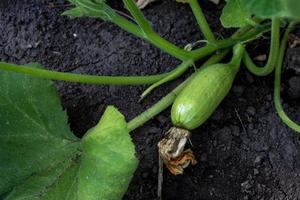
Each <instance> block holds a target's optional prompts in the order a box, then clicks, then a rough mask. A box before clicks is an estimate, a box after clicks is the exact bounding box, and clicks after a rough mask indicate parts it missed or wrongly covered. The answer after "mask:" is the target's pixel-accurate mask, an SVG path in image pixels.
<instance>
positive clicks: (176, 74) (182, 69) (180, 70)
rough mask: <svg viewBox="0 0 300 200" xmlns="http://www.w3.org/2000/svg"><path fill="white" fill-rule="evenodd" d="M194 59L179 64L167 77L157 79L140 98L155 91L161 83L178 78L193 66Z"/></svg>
mask: <svg viewBox="0 0 300 200" xmlns="http://www.w3.org/2000/svg"><path fill="white" fill-rule="evenodd" d="M192 64H193V61H191V60H189V61H185V62H183V63H182V64H181V65H179V66H178V67H177V68H176V69H175V70H173V71H172V72H171V73H170V74H169V75H168V76H166V77H165V78H163V79H161V80H159V81H157V82H156V83H154V84H152V85H151V86H150V87H148V88H147V89H146V90H145V91H144V92H143V94H142V95H141V98H140V100H142V99H143V98H145V97H146V96H147V95H148V94H149V93H150V92H151V91H153V90H154V89H155V88H157V87H159V86H160V85H162V84H164V83H167V82H169V81H172V80H174V79H176V78H178V77H179V76H180V75H182V74H183V73H184V72H185V71H186V70H187V69H188V68H189V67H190V66H192Z"/></svg>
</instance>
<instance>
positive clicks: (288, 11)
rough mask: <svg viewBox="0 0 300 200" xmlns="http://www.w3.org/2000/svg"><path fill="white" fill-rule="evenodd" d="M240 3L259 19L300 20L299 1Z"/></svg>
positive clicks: (250, 0)
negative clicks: (280, 18) (281, 18)
mask: <svg viewBox="0 0 300 200" xmlns="http://www.w3.org/2000/svg"><path fill="white" fill-rule="evenodd" d="M241 3H242V6H243V7H245V8H246V9H247V10H248V11H249V12H251V13H252V14H255V15H257V16H259V17H263V18H272V17H287V18H293V19H298V20H299V19H300V4H299V0H241Z"/></svg>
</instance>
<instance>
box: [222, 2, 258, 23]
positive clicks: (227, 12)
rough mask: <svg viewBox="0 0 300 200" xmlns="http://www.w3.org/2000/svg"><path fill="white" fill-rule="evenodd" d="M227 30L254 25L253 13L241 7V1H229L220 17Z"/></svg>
mask: <svg viewBox="0 0 300 200" xmlns="http://www.w3.org/2000/svg"><path fill="white" fill-rule="evenodd" d="M220 20H221V22H222V25H223V26H224V27H225V28H232V27H235V28H238V27H244V26H246V25H249V24H253V23H254V22H253V20H252V18H251V13H250V12H249V11H247V10H246V9H245V8H244V7H242V6H241V2H240V0H227V3H226V5H225V7H224V8H223V11H222V15H221V17H220Z"/></svg>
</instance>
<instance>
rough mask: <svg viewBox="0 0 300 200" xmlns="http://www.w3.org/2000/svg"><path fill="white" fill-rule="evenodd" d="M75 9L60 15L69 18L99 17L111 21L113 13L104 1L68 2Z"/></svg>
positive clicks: (70, 0)
mask: <svg viewBox="0 0 300 200" xmlns="http://www.w3.org/2000/svg"><path fill="white" fill-rule="evenodd" d="M69 2H70V3H71V4H73V5H74V6H75V7H74V8H72V9H70V10H66V11H65V12H64V13H63V14H62V15H67V16H71V17H83V16H87V17H100V18H101V19H103V20H112V18H113V17H114V16H115V15H116V13H115V11H114V10H113V9H112V8H111V7H110V6H108V5H107V4H106V1H105V0H69Z"/></svg>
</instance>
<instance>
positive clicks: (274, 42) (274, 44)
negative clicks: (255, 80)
mask: <svg viewBox="0 0 300 200" xmlns="http://www.w3.org/2000/svg"><path fill="white" fill-rule="evenodd" d="M279 38H280V19H279V18H273V19H272V31H271V44H270V54H269V58H268V61H267V63H266V65H265V66H264V67H258V66H257V65H256V64H255V63H254V62H253V61H252V59H251V57H250V56H249V54H248V53H247V51H245V54H244V57H243V62H244V64H245V65H246V67H247V68H248V70H249V71H250V72H252V73H253V74H255V75H257V76H266V75H269V74H270V73H272V72H273V70H274V68H275V65H276V61H277V56H278V52H279Z"/></svg>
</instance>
